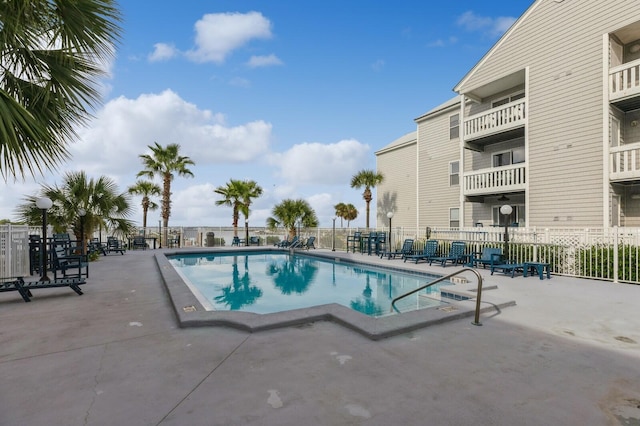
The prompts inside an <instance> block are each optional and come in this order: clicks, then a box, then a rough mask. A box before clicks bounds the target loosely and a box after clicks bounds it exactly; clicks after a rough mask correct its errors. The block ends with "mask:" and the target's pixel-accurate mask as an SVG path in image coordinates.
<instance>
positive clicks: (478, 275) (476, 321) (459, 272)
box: [390, 268, 482, 325]
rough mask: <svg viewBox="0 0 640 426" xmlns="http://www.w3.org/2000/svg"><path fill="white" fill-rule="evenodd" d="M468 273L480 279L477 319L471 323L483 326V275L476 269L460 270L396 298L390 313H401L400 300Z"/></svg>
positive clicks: (477, 297)
mask: <svg viewBox="0 0 640 426" xmlns="http://www.w3.org/2000/svg"><path fill="white" fill-rule="evenodd" d="M467 271H471V272H473V273H474V274H475V276H476V277H477V278H478V290H477V295H476V314H475V318H474V321H473V322H472V323H471V324H473V325H482V323H481V322H480V301H481V299H482V275H480V273H479V272H478V271H476V270H475V269H471V268H463V269H460V270H459V271H456V272H454V273H452V274H449V275H445V276H444V277H440V278H438V279H437V280H435V281H431V282H430V283H427V284H425V285H423V286H421V287H418V288H416V289H413V290H411V291H409V292H407V293H405V294H402V295H400V296H398V297H396V298H395V299H393V300H392V301H391V309H390V311H391V312H392V313H393V311H394V310H395V311H396V312H397V313H400V310H398V308H396V302H397V301H398V300H400V299H403V298H405V297H407V296H410V295H412V294H414V293H417V292H419V291H420V290H424V289H425V288H428V287H431V286H432V285H434V284H437V283H439V282H442V281H444V280H448V279H449V278H451V277H454V276H456V275H459V274H461V273H463V272H467Z"/></svg>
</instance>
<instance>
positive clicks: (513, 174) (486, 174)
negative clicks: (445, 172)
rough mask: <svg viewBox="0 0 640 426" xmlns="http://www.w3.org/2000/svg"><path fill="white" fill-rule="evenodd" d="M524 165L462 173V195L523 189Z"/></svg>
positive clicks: (524, 178)
mask: <svg viewBox="0 0 640 426" xmlns="http://www.w3.org/2000/svg"><path fill="white" fill-rule="evenodd" d="M525 171H526V165H525V164H523V163H520V164H514V165H511V166H505V167H496V168H492V169H483V170H474V171H472V172H467V173H464V175H463V181H464V195H486V194H495V193H501V192H515V191H524V190H525V186H526V177H525Z"/></svg>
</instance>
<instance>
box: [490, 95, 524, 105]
mask: <svg viewBox="0 0 640 426" xmlns="http://www.w3.org/2000/svg"><path fill="white" fill-rule="evenodd" d="M522 98H524V92H519V93H516V94H513V95H511V96H507V97H505V98H500V99H496V100H495V101H493V102H491V108H496V107H499V106H501V105H506V104H508V103H509V102H514V101H517V100H518V99H522Z"/></svg>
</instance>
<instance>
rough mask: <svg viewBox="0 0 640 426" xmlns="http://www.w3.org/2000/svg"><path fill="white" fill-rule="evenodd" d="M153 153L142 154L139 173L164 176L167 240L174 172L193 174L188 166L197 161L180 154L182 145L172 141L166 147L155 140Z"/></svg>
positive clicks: (164, 224)
mask: <svg viewBox="0 0 640 426" xmlns="http://www.w3.org/2000/svg"><path fill="white" fill-rule="evenodd" d="M148 147H149V149H151V154H142V155H140V158H141V159H142V164H144V170H142V171H141V172H139V173H138V177H143V176H144V177H148V178H151V179H153V177H154V176H156V175H157V176H160V177H161V178H162V211H161V213H160V214H161V216H162V225H163V227H164V241H167V227H168V226H169V216H171V181H172V180H173V177H174V173H177V174H178V176H184V177H188V176H193V173H192V172H191V170H189V169H188V168H187V166H190V165H194V164H195V163H194V162H193V161H192V160H191V159H190V158H189V157H184V156H182V155H179V151H180V145H178V144H176V143H171V144H169V145H167V146H166V147H163V146H161V145H160V144H159V143H158V142H154V146H151V145H148Z"/></svg>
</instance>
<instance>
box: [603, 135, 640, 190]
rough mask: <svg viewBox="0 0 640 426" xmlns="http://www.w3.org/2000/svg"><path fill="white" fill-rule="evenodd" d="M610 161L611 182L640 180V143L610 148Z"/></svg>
mask: <svg viewBox="0 0 640 426" xmlns="http://www.w3.org/2000/svg"><path fill="white" fill-rule="evenodd" d="M609 160H610V163H609V179H610V180H612V181H623V180H635V179H640V143H634V144H628V145H622V146H617V147H614V148H610V149H609Z"/></svg>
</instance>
